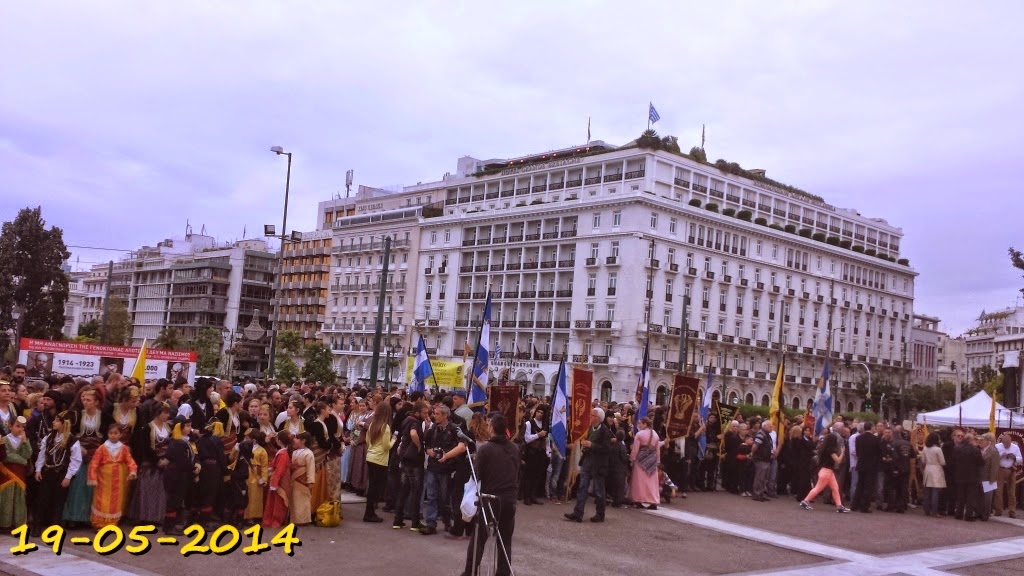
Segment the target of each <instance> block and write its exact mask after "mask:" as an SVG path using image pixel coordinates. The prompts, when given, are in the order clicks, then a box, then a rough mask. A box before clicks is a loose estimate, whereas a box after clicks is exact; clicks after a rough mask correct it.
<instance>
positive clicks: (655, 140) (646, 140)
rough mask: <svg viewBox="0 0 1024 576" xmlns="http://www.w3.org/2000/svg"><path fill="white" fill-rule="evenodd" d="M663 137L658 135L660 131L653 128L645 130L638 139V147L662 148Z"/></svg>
mask: <svg viewBox="0 0 1024 576" xmlns="http://www.w3.org/2000/svg"><path fill="white" fill-rule="evenodd" d="M661 144H662V141H661V138H659V137H658V133H657V132H656V131H655V130H654V129H653V128H648V129H647V130H644V132H643V134H641V135H640V137H639V138H637V139H636V147H637V148H647V149H650V150H661Z"/></svg>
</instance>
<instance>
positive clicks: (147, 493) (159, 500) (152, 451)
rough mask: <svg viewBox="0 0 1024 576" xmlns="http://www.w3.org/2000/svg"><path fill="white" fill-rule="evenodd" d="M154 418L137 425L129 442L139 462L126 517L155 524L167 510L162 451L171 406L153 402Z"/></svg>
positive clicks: (168, 431) (166, 441)
mask: <svg viewBox="0 0 1024 576" xmlns="http://www.w3.org/2000/svg"><path fill="white" fill-rule="evenodd" d="M155 410H156V411H155V413H154V414H153V420H151V421H150V422H149V423H148V424H146V425H145V426H143V427H141V428H138V429H137V430H136V432H135V439H134V441H133V442H132V453H133V455H134V456H135V461H136V462H137V463H138V465H139V479H138V480H137V481H136V482H135V491H134V494H133V495H132V500H131V505H130V506H129V507H128V512H127V514H126V515H127V516H128V517H129V518H131V519H133V520H135V522H137V523H139V524H158V523H160V522H163V521H164V518H165V514H166V511H167V492H166V491H165V490H164V469H165V468H166V467H167V460H166V459H165V454H166V453H167V446H168V444H170V442H171V426H170V424H169V420H170V418H171V407H170V406H168V405H167V404H159V405H156V408H155Z"/></svg>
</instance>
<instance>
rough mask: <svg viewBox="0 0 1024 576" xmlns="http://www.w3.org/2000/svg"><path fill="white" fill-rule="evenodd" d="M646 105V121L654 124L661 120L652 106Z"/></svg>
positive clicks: (650, 104)
mask: <svg viewBox="0 0 1024 576" xmlns="http://www.w3.org/2000/svg"><path fill="white" fill-rule="evenodd" d="M647 104H648V106H649V108H648V110H647V119H648V120H650V121H651V124H654V123H655V122H657V121H658V120H661V116H659V115H658V111H657V110H655V109H654V104H652V103H650V102H648V103H647Z"/></svg>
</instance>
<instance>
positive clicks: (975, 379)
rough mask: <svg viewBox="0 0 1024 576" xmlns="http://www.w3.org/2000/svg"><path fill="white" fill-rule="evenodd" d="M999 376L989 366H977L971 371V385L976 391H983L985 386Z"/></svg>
mask: <svg viewBox="0 0 1024 576" xmlns="http://www.w3.org/2000/svg"><path fill="white" fill-rule="evenodd" d="M998 376H999V373H998V372H996V369H995V368H993V367H991V366H979V367H978V368H975V369H974V370H972V371H971V385H972V386H974V388H975V389H976V390H984V389H985V386H986V385H988V384H989V383H990V382H992V381H993V380H995V379H996V378H997V377H998Z"/></svg>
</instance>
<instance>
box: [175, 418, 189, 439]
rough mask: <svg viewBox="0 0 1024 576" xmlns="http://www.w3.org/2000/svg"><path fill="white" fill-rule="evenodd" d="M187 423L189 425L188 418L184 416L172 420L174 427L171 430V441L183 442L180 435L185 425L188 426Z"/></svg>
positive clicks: (182, 437) (182, 436) (183, 437)
mask: <svg viewBox="0 0 1024 576" xmlns="http://www.w3.org/2000/svg"><path fill="white" fill-rule="evenodd" d="M188 423H189V421H188V418H185V417H184V416H177V417H175V418H174V427H173V428H172V429H171V439H172V440H184V439H185V436H184V435H183V434H182V429H183V428H184V427H185V424H188Z"/></svg>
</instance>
